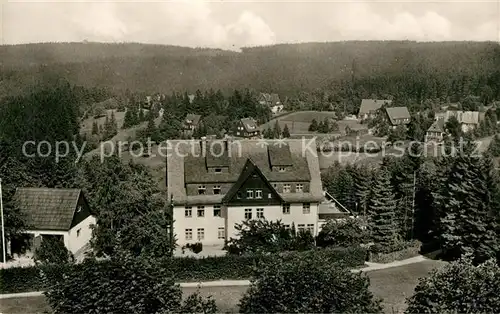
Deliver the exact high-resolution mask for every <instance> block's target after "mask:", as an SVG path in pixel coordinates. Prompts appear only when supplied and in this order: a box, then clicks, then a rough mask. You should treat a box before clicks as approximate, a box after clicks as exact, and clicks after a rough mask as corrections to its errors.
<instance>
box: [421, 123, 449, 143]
mask: <svg viewBox="0 0 500 314" xmlns="http://www.w3.org/2000/svg"><path fill="white" fill-rule="evenodd" d="M445 135H446V130H445V127H444V119H437V120H436V121H434V123H433V124H432V125H431V126H430V128H429V129H428V130H427V132H426V133H425V141H426V142H441V141H442V140H443V139H444V136H445Z"/></svg>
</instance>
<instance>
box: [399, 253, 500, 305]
mask: <svg viewBox="0 0 500 314" xmlns="http://www.w3.org/2000/svg"><path fill="white" fill-rule="evenodd" d="M499 291H500V267H499V266H498V265H497V264H496V263H495V261H494V260H489V261H487V262H485V263H484V264H480V265H479V266H474V265H473V262H472V257H471V256H466V257H465V258H463V259H460V260H458V261H455V262H452V263H451V264H448V265H446V266H445V267H443V268H441V269H439V270H434V271H433V272H432V273H431V274H430V276H429V277H427V278H423V279H420V280H419V283H418V285H417V286H416V287H415V293H414V295H413V296H412V297H410V298H409V299H408V300H407V303H408V308H407V310H406V312H407V313H496V312H498V310H499V309H500V295H499V294H498V292H499Z"/></svg>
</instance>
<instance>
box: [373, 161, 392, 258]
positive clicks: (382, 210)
mask: <svg viewBox="0 0 500 314" xmlns="http://www.w3.org/2000/svg"><path fill="white" fill-rule="evenodd" d="M395 209H396V201H395V199H394V193H393V191H392V186H391V181H390V174H389V172H388V170H387V169H385V168H382V169H380V170H379V172H378V173H377V174H376V175H375V179H374V182H373V186H372V191H371V197H370V202H369V206H368V212H369V220H368V226H369V231H370V235H371V238H372V240H373V242H374V243H375V249H376V250H377V251H381V252H388V251H391V250H392V249H393V247H394V244H395V241H396V239H397V233H396V224H395V221H394V220H395V219H394V215H395Z"/></svg>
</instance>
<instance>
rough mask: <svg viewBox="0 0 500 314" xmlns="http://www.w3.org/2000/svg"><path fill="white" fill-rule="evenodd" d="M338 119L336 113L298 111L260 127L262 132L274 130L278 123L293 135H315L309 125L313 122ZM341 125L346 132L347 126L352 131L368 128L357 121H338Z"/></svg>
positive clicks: (341, 128) (341, 130) (341, 129)
mask: <svg viewBox="0 0 500 314" xmlns="http://www.w3.org/2000/svg"><path fill="white" fill-rule="evenodd" d="M327 118H329V119H336V116H335V112H332V111H297V112H291V113H289V114H285V115H282V116H280V117H278V118H275V119H272V120H271V121H269V122H267V123H265V124H263V125H261V126H260V129H261V131H264V130H265V129H267V128H273V127H274V125H275V124H276V121H278V123H279V125H280V127H281V129H283V128H284V127H285V125H287V126H288V129H289V130H290V133H291V134H314V133H312V132H309V130H308V129H309V125H310V124H311V122H312V120H316V121H318V122H320V121H323V120H325V119H327ZM337 123H338V125H339V131H340V132H344V130H345V128H346V126H349V127H350V128H351V129H360V128H361V129H363V128H366V127H365V126H364V125H361V124H359V123H358V122H357V121H356V120H341V121H337Z"/></svg>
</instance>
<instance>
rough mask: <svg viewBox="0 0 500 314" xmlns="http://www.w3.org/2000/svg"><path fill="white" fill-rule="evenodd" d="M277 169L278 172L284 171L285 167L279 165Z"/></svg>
mask: <svg viewBox="0 0 500 314" xmlns="http://www.w3.org/2000/svg"><path fill="white" fill-rule="evenodd" d="M278 171H279V172H285V171H286V168H285V167H279V168H278Z"/></svg>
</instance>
